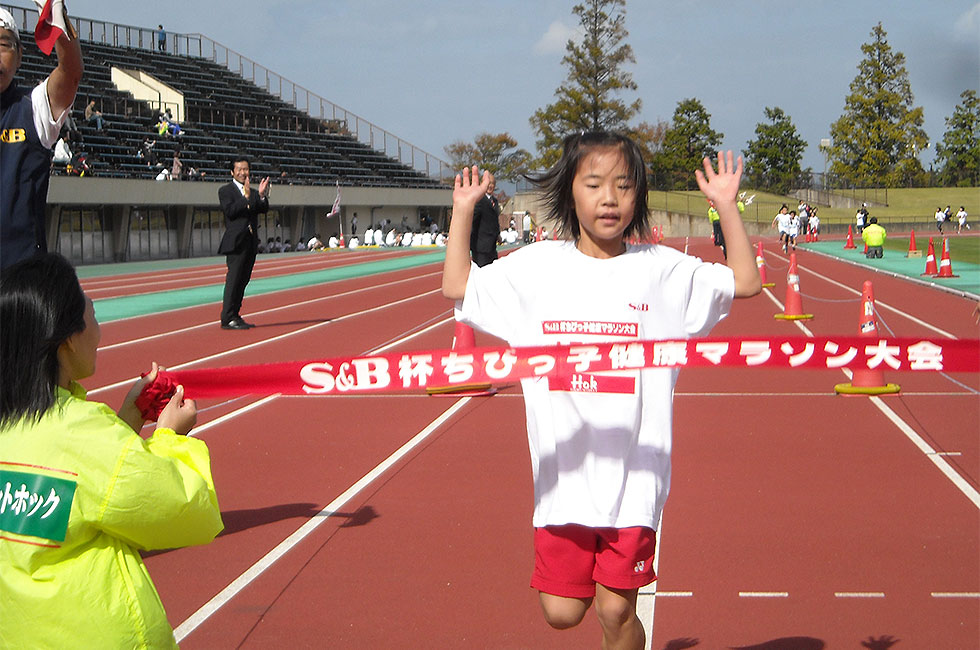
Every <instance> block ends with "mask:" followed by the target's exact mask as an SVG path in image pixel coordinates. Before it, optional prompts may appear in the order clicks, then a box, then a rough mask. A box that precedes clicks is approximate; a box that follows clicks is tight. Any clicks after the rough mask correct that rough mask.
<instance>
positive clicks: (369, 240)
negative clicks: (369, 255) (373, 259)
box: [364, 228, 374, 246]
mask: <svg viewBox="0 0 980 650" xmlns="http://www.w3.org/2000/svg"><path fill="white" fill-rule="evenodd" d="M364 245H365V246H374V229H373V228H368V229H367V230H365V231H364Z"/></svg>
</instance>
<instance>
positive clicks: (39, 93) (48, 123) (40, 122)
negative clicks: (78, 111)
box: [31, 79, 71, 149]
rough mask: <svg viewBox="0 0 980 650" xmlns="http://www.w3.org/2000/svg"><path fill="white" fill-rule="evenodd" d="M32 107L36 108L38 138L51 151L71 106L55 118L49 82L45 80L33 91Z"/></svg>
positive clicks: (35, 126) (35, 125) (35, 118)
mask: <svg viewBox="0 0 980 650" xmlns="http://www.w3.org/2000/svg"><path fill="white" fill-rule="evenodd" d="M31 106H32V107H33V108H34V129H35V130H36V131H37V136H38V138H40V139H41V144H42V145H44V147H45V148H47V149H50V148H51V147H53V146H54V143H55V142H57V141H58V136H60V135H61V125H62V124H64V123H65V118H67V117H68V111H69V110H71V106H69V107H68V108H67V109H65V110H64V111H63V112H62V113H61V115H59V116H58V117H54V116H53V115H52V114H51V103H50V102H49V101H48V80H47V79H45V80H44V81H42V82H41V83H39V84H38V85H36V86H34V88H33V89H32V90H31Z"/></svg>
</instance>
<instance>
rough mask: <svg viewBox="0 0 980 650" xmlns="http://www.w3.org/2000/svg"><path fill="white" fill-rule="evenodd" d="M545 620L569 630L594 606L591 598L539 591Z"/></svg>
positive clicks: (559, 627) (556, 627)
mask: <svg viewBox="0 0 980 650" xmlns="http://www.w3.org/2000/svg"><path fill="white" fill-rule="evenodd" d="M538 597H539V599H540V601H541V609H542V611H543V612H544V620H545V621H547V622H548V625H550V626H551V627H553V628H555V629H556V630H567V629H568V628H570V627H575V626H576V625H578V624H579V623H581V622H582V619H583V618H584V617H585V612H587V611H589V607H591V606H592V599H591V598H568V597H566V596H556V595H554V594H546V593H544V592H543V591H539V592H538Z"/></svg>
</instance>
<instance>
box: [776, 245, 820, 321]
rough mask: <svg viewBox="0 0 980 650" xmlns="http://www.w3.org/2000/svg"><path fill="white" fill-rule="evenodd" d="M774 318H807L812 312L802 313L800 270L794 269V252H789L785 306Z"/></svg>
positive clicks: (810, 316) (809, 317)
mask: <svg viewBox="0 0 980 650" xmlns="http://www.w3.org/2000/svg"><path fill="white" fill-rule="evenodd" d="M774 318H778V319H780V320H809V319H811V318H813V314H804V313H803V299H802V298H801V297H800V272H799V271H798V270H797V269H796V253H790V254H789V271H788V272H787V273H786V306H785V307H783V313H781V314H776V315H775V316H774Z"/></svg>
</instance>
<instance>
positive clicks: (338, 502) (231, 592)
mask: <svg viewBox="0 0 980 650" xmlns="http://www.w3.org/2000/svg"><path fill="white" fill-rule="evenodd" d="M471 399H473V398H472V397H463V398H461V399H460V400H459V401H458V402H456V403H455V404H453V405H452V406H450V407H449V408H448V409H446V410H445V411H444V412H443V413H442V415H440V416H439V417H437V418H436V419H435V420H433V421H432V422H431V423H430V424H429V425H428V426H427V427H425V428H424V429H422V430H421V431H420V432H418V433H417V434H416V435H415V436H414V437H413V438H412V439H411V440H409V441H408V442H406V443H405V444H404V445H402V446H401V447H400V448H399V449H398V450H397V451H395V453H393V454H392V455H390V456H388V458H386V459H385V460H383V461H382V462H381V463H379V464H378V465H377V466H376V467H375V468H374V469H372V470H371V471H370V472H368V473H367V474H365V475H364V476H363V477H361V479H360V480H358V481H357V482H356V483H354V484H353V485H351V486H350V487H349V488H347V490H345V491H344V493H343V494H341V495H340V496H338V497H337V498H336V499H334V500H333V501H331V502H330V503H329V504H327V506H326V507H324V508H323V510H321V511H320V512H319V513H317V514H316V515H314V516H313V517H312V518H311V519H308V520H307V521H306V523H304V524H303V525H302V526H300V527H299V528H298V529H297V530H296V532H294V533H293V534H292V535H290V536H289V537H287V538H286V539H284V540H283V541H282V542H280V543H279V544H278V545H277V546H276V547H275V548H274V549H272V550H271V551H269V552H268V553H266V554H265V555H264V556H263V557H262V558H260V559H259V560H258V561H257V562H255V564H253V565H252V566H250V567H249V568H248V569H247V570H246V571H245V572H244V573H242V574H241V575H240V576H238V577H237V578H236V579H235V580H234V581H232V583H231V584H230V585H228V586H227V587H225V588H224V589H222V590H221V591H220V592H219V593H218V594H217V595H215V596H214V598H212V599H211V600H209V601H208V602H207V603H205V604H204V605H203V606H202V607H201V608H200V609H198V610H197V611H196V612H194V613H193V614H191V615H190V617H188V618H187V620H185V621H184V622H183V623H181V624H180V625H179V626H177V628H176V629H175V630H174V637H175V638H176V640H177V642H178V643H180V642H181V641H183V640H184V639H185V638H186V637H187V635H188V634H190V633H191V632H193V631H194V630H195V629H197V627H198V626H200V625H201V623H203V622H204V621H205V620H207V619H208V618H209V617H210V616H211V615H212V614H214V613H215V612H216V611H218V610H219V609H221V607H222V606H223V605H225V604H226V603H227V602H228V601H229V600H231V599H232V598H234V597H235V596H236V595H237V594H238V593H239V592H241V591H242V590H243V589H245V588H246V587H247V586H248V585H249V584H251V582H252V581H253V580H255V579H256V578H257V577H259V575H261V574H262V573H263V572H264V571H265V570H266V569H268V568H269V567H271V566H272V565H273V564H275V562H276V561H277V560H279V558H281V557H282V556H283V555H285V554H286V553H287V552H288V551H290V550H291V549H292V548H293V547H295V546H296V545H297V544H299V543H300V542H301V541H303V539H305V538H306V537H307V536H308V535H309V534H310V533H312V532H313V531H314V530H316V529H317V528H318V527H319V526H320V524H322V523H323V522H325V521H327V519H329V518H330V517H331V516H332V515H334V514H335V513H336V512H338V511H339V510H340V509H341V508H343V507H344V506H345V505H346V504H347V502H349V501H350V500H351V499H353V498H354V497H356V496H357V495H358V494H360V492H361V491H362V490H364V488H366V487H368V486H369V485H371V483H373V482H374V481H375V480H376V479H377V478H378V477H380V476H381V475H383V474H384V473H385V472H386V471H387V470H388V469H390V468H391V466H392V465H394V464H395V463H397V462H398V461H400V460H401V459H402V458H404V457H405V456H406V455H407V454H408V453H409V452H411V451H412V450H413V449H415V448H416V447H417V446H418V445H419V444H420V443H422V442H423V441H425V439H426V438H428V437H429V436H430V435H431V434H432V433H433V432H434V431H436V430H437V429H438V428H439V427H440V426H442V424H443V423H444V422H446V420H448V419H449V418H451V417H452V416H453V415H454V414H455V413H456V412H457V411H459V410H460V409H461V408H463V407H464V406H465V405H466V404H467V403H469V401H470V400H471Z"/></svg>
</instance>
